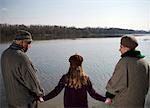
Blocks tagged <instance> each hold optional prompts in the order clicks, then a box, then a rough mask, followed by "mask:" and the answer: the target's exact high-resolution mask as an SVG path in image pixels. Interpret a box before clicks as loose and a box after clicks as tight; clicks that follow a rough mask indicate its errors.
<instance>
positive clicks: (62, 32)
mask: <svg viewBox="0 0 150 108" xmlns="http://www.w3.org/2000/svg"><path fill="white" fill-rule="evenodd" d="M20 29H23V30H27V31H29V32H30V33H31V34H32V36H33V39H34V40H49V39H74V38H100V37H116V36H122V35H124V34H146V33H150V32H147V31H142V30H130V29H120V28H99V27H97V28H91V27H86V28H76V27H66V26H56V25H54V26H50V25H29V26H27V25H23V24H22V25H18V24H16V25H11V24H0V42H4V41H11V40H13V39H14V37H15V33H16V31H17V30H20Z"/></svg>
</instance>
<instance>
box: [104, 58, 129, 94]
mask: <svg viewBox="0 0 150 108" xmlns="http://www.w3.org/2000/svg"><path fill="white" fill-rule="evenodd" d="M127 71H128V70H127V64H126V61H124V60H123V59H120V60H119V62H118V63H117V65H116V67H115V70H114V73H113V75H112V77H111V78H110V80H109V81H108V83H107V86H106V90H107V92H108V93H110V94H112V95H117V94H118V93H120V92H121V91H122V90H124V89H125V88H127V86H128V74H127Z"/></svg>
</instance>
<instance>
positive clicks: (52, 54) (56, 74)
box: [0, 38, 150, 108]
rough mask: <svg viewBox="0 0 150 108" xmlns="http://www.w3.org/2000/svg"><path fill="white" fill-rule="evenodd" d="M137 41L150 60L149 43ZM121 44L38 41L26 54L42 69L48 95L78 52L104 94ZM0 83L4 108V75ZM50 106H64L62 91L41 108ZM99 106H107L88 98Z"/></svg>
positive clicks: (111, 40)
mask: <svg viewBox="0 0 150 108" xmlns="http://www.w3.org/2000/svg"><path fill="white" fill-rule="evenodd" d="M138 40H139V42H140V45H139V47H138V49H140V50H141V51H142V52H143V54H145V55H146V59H147V60H149V61H150V50H148V49H150V48H149V45H150V41H148V40H147V41H144V40H143V39H141V38H138ZM119 43H120V38H100V39H77V40H48V41H35V42H33V43H32V48H31V49H29V51H28V52H27V54H28V55H29V57H30V58H31V60H32V62H33V64H34V65H35V66H36V67H37V68H38V70H39V72H38V76H39V79H40V81H41V84H42V85H43V87H44V89H45V92H46V93H48V92H49V91H51V90H52V89H53V88H54V87H55V86H56V85H57V83H58V81H59V79H60V78H61V76H62V75H63V74H65V73H66V72H67V71H68V68H69V62H68V58H69V57H70V56H71V55H73V54H75V53H79V54H81V55H82V56H83V57H84V62H83V68H84V70H85V71H86V73H87V74H88V75H89V76H90V79H91V81H92V83H93V86H94V88H95V90H96V91H97V92H98V93H100V94H101V95H104V94H105V86H106V83H107V81H108V80H109V78H110V77H111V75H112V72H113V70H114V67H115V65H116V63H117V61H118V60H119V58H120V53H119V51H118V49H119ZM8 46H9V44H1V47H0V54H1V53H2V51H3V50H4V49H6V48H7V47H8ZM0 80H1V81H0V85H1V86H0V97H1V101H0V102H1V103H0V105H1V107H2V108H3V107H4V106H5V103H6V102H3V101H5V95H4V86H3V82H2V76H1V72H0ZM148 98H149V99H148V100H147V105H148V103H150V96H149V97H148ZM58 101H59V102H58ZM148 101H149V102H148ZM48 106H49V107H51V108H61V107H63V91H62V92H61V94H60V95H58V96H57V97H55V98H54V99H52V100H49V101H47V102H45V103H42V104H40V107H42V108H47V107H48ZM100 106H103V107H104V104H103V103H102V102H99V101H96V100H94V99H92V98H91V97H90V96H89V107H90V108H99V107H100ZM149 106H150V105H149Z"/></svg>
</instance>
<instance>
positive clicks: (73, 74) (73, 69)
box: [66, 54, 87, 89]
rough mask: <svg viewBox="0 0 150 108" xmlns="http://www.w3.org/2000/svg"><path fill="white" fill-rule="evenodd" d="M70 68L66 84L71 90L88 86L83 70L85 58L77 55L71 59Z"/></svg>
mask: <svg viewBox="0 0 150 108" xmlns="http://www.w3.org/2000/svg"><path fill="white" fill-rule="evenodd" d="M69 62H70V68H69V71H68V73H67V74H66V84H67V86H69V87H71V88H75V89H78V88H81V87H82V85H86V84H87V76H86V74H85V72H84V70H83V68H82V62H83V57H82V56H80V55H78V54H75V55H72V56H71V57H70V58H69Z"/></svg>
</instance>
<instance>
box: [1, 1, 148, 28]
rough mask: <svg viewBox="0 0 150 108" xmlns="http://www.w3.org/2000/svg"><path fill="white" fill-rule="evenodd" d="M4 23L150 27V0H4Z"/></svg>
mask: <svg viewBox="0 0 150 108" xmlns="http://www.w3.org/2000/svg"><path fill="white" fill-rule="evenodd" d="M0 23H8V24H25V25H30V24H42V25H59V26H68V27H70V26H74V27H80V28H83V27H108V28H109V27H116V28H125V29H134V30H150V0H0Z"/></svg>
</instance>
